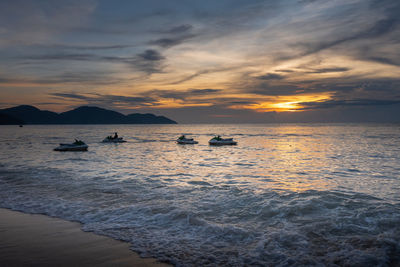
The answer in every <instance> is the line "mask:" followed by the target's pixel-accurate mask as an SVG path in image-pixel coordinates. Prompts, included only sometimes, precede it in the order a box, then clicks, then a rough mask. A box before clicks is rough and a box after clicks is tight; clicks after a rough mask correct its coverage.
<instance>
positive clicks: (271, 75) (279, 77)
mask: <svg viewBox="0 0 400 267" xmlns="http://www.w3.org/2000/svg"><path fill="white" fill-rule="evenodd" d="M283 78H284V76H282V75H279V74H276V73H267V74H264V75H261V76H257V79H260V80H282V79H283Z"/></svg>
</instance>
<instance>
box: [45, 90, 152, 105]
mask: <svg viewBox="0 0 400 267" xmlns="http://www.w3.org/2000/svg"><path fill="white" fill-rule="evenodd" d="M49 95H50V96H52V97H55V98H57V99H62V100H68V101H69V100H78V101H83V102H85V103H87V104H89V105H101V106H109V107H114V106H127V107H130V106H132V105H139V106H151V105H153V104H154V103H155V102H157V100H156V99H154V98H152V97H142V96H121V95H103V94H80V93H51V94H49Z"/></svg>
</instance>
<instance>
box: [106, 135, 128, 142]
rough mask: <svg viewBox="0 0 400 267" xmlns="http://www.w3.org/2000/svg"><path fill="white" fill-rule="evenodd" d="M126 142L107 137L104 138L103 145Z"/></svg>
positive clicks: (119, 138) (118, 138) (117, 138)
mask: <svg viewBox="0 0 400 267" xmlns="http://www.w3.org/2000/svg"><path fill="white" fill-rule="evenodd" d="M125 142H126V141H125V140H124V139H123V138H122V137H116V138H115V137H112V136H107V137H106V138H104V140H103V143H125Z"/></svg>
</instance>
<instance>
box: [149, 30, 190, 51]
mask: <svg viewBox="0 0 400 267" xmlns="http://www.w3.org/2000/svg"><path fill="white" fill-rule="evenodd" d="M192 29H193V26H192V25H190V24H182V25H179V26H175V27H173V28H170V29H168V30H165V31H161V33H162V34H163V35H166V36H162V37H160V38H157V39H155V40H151V41H149V42H148V44H150V45H157V46H160V47H163V48H169V47H172V46H176V45H179V44H181V43H183V42H185V41H186V40H189V39H191V38H193V37H195V36H196V35H195V34H193V33H191V31H192Z"/></svg>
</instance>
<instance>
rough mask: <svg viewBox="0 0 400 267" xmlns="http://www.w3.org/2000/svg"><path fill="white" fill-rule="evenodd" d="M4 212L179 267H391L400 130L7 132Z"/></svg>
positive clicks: (1, 154)
mask: <svg viewBox="0 0 400 267" xmlns="http://www.w3.org/2000/svg"><path fill="white" fill-rule="evenodd" d="M114 131H118V133H119V135H120V136H123V137H124V138H125V139H126V140H128V142H127V143H123V144H103V143H101V142H100V141H101V140H102V139H103V138H104V137H105V136H107V135H110V134H112V133H113V132H114ZM182 133H183V134H186V135H191V136H192V137H194V138H195V139H196V140H198V141H199V144H198V145H187V146H182V145H177V144H176V143H175V142H174V139H176V138H177V137H178V136H179V135H180V134H182ZM213 134H220V135H222V136H227V137H228V136H229V137H233V138H234V139H235V140H237V141H238V145H237V146H229V147H210V146H208V144H207V141H208V140H209V139H210V138H211V137H212V135H213ZM75 137H77V138H80V139H82V140H84V141H85V142H86V143H87V144H88V145H89V151H88V152H64V153H63V152H55V151H52V149H53V148H54V147H56V146H57V145H58V143H61V142H63V143H65V142H72V141H73V138H75ZM0 206H1V207H5V208H12V209H15V210H20V211H24V212H29V213H43V214H47V215H51V216H56V217H60V218H64V219H67V220H75V221H79V222H81V223H82V224H83V229H84V230H85V231H93V232H96V233H99V234H104V235H107V236H111V237H114V238H117V239H121V240H125V241H127V242H130V243H131V244H132V249H134V250H135V251H138V252H140V253H141V254H142V255H143V256H154V257H157V258H159V259H161V260H167V261H169V262H171V263H173V264H176V265H178V266H192V265H193V266H195V265H196V266H199V265H203V266H204V265H211V266H215V265H229V266H243V265H264V266H265V265H267V266H269V265H281V266H287V265H353V266H354V265H359V266H375V265H381V266H391V265H396V264H400V125H372V124H347V125H346V124H344V125H339V124H338V125H334V124H281V125H278V124H277V125H274V124H271V125H166V126H162V125H150V126H142V125H84V126H78V125H63V126H29V125H28V126H25V127H23V128H18V127H16V126H0Z"/></svg>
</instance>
